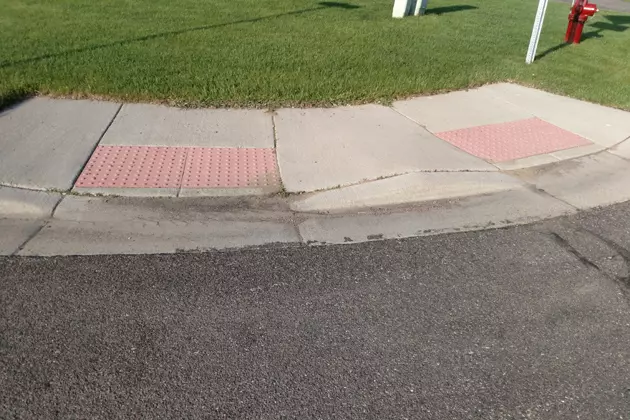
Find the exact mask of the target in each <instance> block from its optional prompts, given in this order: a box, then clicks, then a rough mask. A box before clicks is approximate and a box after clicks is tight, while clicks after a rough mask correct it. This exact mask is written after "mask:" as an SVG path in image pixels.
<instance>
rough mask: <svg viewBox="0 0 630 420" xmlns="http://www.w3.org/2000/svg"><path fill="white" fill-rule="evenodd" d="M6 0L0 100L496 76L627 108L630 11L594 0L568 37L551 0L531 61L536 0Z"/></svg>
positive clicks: (362, 93)
mask: <svg viewBox="0 0 630 420" xmlns="http://www.w3.org/2000/svg"><path fill="white" fill-rule="evenodd" d="M390 3H391V2H390V1H381V0H379V1H371V0H349V1H347V2H318V1H314V0H300V1H289V0H255V1H254V0H244V1H242V2H238V4H236V3H234V2H230V1H228V0H216V1H214V2H213V3H212V5H211V6H209V5H208V3H207V2H203V1H200V0H182V1H180V2H177V3H176V4H175V3H172V2H170V1H168V0H151V1H150V0H138V1H135V2H132V3H130V2H126V1H123V0H111V1H108V2H106V3H97V2H89V1H87V0H64V1H62V2H47V1H43V0H40V1H33V2H31V3H30V4H28V5H25V4H24V3H23V2H22V1H19V0H0V8H2V10H3V16H2V18H0V31H1V32H2V33H3V34H4V37H3V38H4V39H3V42H2V43H0V57H2V58H1V59H0V108H1V107H3V106H7V105H9V104H11V103H14V102H17V101H19V100H21V99H23V98H24V97H27V96H30V95H33V94H44V95H51V96H65V97H83V98H85V97H87V98H99V99H114V100H118V101H125V102H154V103H155V102H157V103H167V104H170V105H176V106H184V107H283V106H285V107H286V106H302V107H308V106H332V105H339V104H356V103H366V102H381V103H389V102H391V101H392V100H394V99H397V98H402V97H407V96H412V95H418V94H431V93H436V92H443V91H449V90H456V89H462V88H467V87H473V86H479V85H483V84H487V83H491V82H498V81H508V80H509V81H514V82H517V83H520V84H523V85H527V86H532V87H537V88H542V89H544V90H547V91H550V92H554V93H560V94H564V95H569V96H572V97H575V98H578V99H584V100H588V101H591V102H595V103H601V104H604V105H608V106H613V107H617V108H622V109H630V83H629V81H630V67H628V66H627V57H629V56H630V31H629V30H628V29H629V28H630V15H624V14H619V13H614V12H607V11H601V12H599V13H598V14H597V15H596V16H595V18H593V19H590V20H589V22H588V24H587V27H586V29H585V34H584V41H583V43H582V44H580V45H574V46H567V45H564V44H563V43H562V38H563V33H564V30H565V28H566V21H567V13H568V7H567V5H566V4H560V3H551V4H550V5H549V10H548V14H547V18H546V21H545V27H544V31H543V36H542V39H541V44H540V47H539V50H538V51H539V59H538V60H537V61H536V63H535V64H534V65H531V66H527V65H525V64H524V55H525V50H526V48H527V42H528V39H529V35H530V32H531V23H532V22H531V20H532V19H533V16H534V13H535V7H536V5H535V4H533V3H532V4H530V3H531V2H521V1H517V0H486V1H484V2H479V1H473V0H457V1H456V0H444V1H439V2H438V1H435V2H434V3H433V4H431V5H430V6H431V7H430V10H429V13H428V14H427V15H426V16H423V17H420V18H407V19H403V20H394V19H391V17H390V16H391V4H390Z"/></svg>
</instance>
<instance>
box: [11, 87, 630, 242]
mask: <svg viewBox="0 0 630 420" xmlns="http://www.w3.org/2000/svg"><path fill="white" fill-rule="evenodd" d="M576 116H583V117H580V118H576ZM629 137H630V113H628V112H623V111H620V110H615V109H611V108H606V107H603V106H599V105H594V104H591V103H586V102H582V101H578V100H574V99H570V98H565V97H561V96H557V95H552V94H549V93H545V92H542V91H538V90H534V89H530V88H525V87H522V86H518V85H513V84H496V85H488V86H485V87H482V88H479V89H474V90H469V91H461V92H453V93H448V94H444V95H437V96H429V97H420V98H415V99H410V100H405V101H399V102H396V103H394V104H393V105H392V106H391V107H385V106H380V105H362V106H352V107H350V106H348V107H341V108H331V109H280V110H276V111H264V110H239V109H235V110H226V109H219V110H214V109H204V110H183V109H175V108H169V107H164V106H158V105H138V104H115V103H107V102H94V101H71V100H54V99H48V98H34V99H31V100H28V101H26V102H24V103H22V104H20V105H18V106H16V107H14V108H11V109H8V110H5V111H4V112H2V113H1V114H0V150H1V151H2V153H1V154H0V230H2V231H3V232H4V233H5V235H4V238H3V239H2V240H0V242H2V241H4V245H2V244H1V243H0V248H3V251H2V252H3V253H15V252H20V253H25V252H26V253H32V254H37V253H38V252H41V253H43V254H47V253H49V252H53V251H52V250H53V249H54V248H55V246H56V244H58V243H59V241H62V242H63V241H64V240H65V241H66V242H67V241H74V240H76V235H75V237H73V238H71V236H72V235H71V232H75V233H76V232H77V229H78V227H77V223H84V222H85V223H88V224H91V225H90V226H91V227H90V229H91V230H92V231H91V232H86V231H82V235H87V236H86V237H87V238H88V239H89V240H88V242H89V241H94V238H98V237H101V238H102V237H104V236H107V235H109V234H110V233H111V232H118V233H119V238H118V239H116V238H113V239H112V238H110V239H111V242H110V245H111V246H105V245H103V247H102V250H101V251H99V250H98V249H96V248H95V249H94V250H93V251H94V252H97V253H99V252H106V251H110V250H111V249H112V248H115V246H114V244H115V243H117V241H118V240H119V239H120V238H124V237H127V236H128V235H127V233H129V232H139V231H141V230H142V226H144V225H146V220H147V217H148V218H149V219H150V220H152V221H154V222H156V223H158V225H157V226H160V225H159V223H160V221H168V222H169V223H171V225H170V226H171V228H172V229H170V230H168V232H169V233H168V234H165V233H164V232H165V231H164V230H163V226H160V227H159V228H157V227H156V228H153V230H154V233H155V234H158V233H159V235H162V239H160V240H158V242H159V241H163V243H164V247H160V245H155V247H153V248H147V247H143V246H141V247H136V248H133V247H131V248H129V249H127V252H145V251H156V252H158V251H164V252H172V251H175V250H178V249H198V248H201V249H207V248H217V247H218V248H222V247H231V246H245V245H260V244H264V243H269V242H291V243H292V242H305V243H340V242H341V243H343V242H349V241H361V240H369V239H373V238H387V237H403V236H414V235H417V234H427V233H430V234H432V233H436V232H444V231H455V230H461V229H476V228H480V227H483V226H498V225H510V224H515V223H525V222H528V221H532V220H538V219H541V218H547V217H553V216H557V215H562V214H567V213H568V212H574V211H578V210H581V209H586V208H592V207H596V206H602V205H607V204H612V203H616V202H620V201H625V200H629V199H630V187H628V186H629V185H630V140H628V139H629ZM279 192H284V193H289V194H281V195H278V196H277V197H275V198H273V199H272V201H273V200H276V205H274V206H275V207H274V206H272V209H271V210H270V212H268V213H264V212H263V213H264V214H262V215H261V214H260V213H257V211H258V210H257V209H251V208H250V207H249V206H247V205H242V202H240V201H238V200H236V201H228V202H222V201H216V200H219V199H218V198H217V197H220V196H232V197H236V198H238V197H249V196H253V195H258V196H267V195H271V196H273V194H274V193H279ZM94 194H97V195H105V196H108V195H111V196H128V197H148V198H151V197H163V198H165V199H167V200H168V199H170V200H173V201H172V203H171V204H168V202H165V201H160V202H154V203H150V202H149V203H147V202H143V201H137V199H136V201H134V199H130V200H131V201H129V200H127V201H124V200H123V201H115V202H116V203H118V204H117V206H118V207H116V206H114V207H111V206H110V204H108V203H111V202H112V201H111V199H109V200H108V199H107V198H90V197H89V196H93V195H94ZM77 195H79V196H80V195H86V196H88V197H76V196H77ZM184 197H191V198H192V197H199V198H201V199H204V200H205V201H202V202H201V204H194V203H195V202H194V201H190V200H189V201H186V200H184ZM204 197H205V198H204ZM212 197H214V198H212ZM82 200H83V201H82ZM86 200H87V201H86ZM213 200H214V201H213ZM262 200H263V201H264V200H266V199H264V198H263V199H262ZM453 200H456V203H457V206H458V207H457V208H456V209H454V208H453V205H452V203H453V202H454V201H453ZM77 203H78V204H77ZM86 203H89V205H88V204H86ZM138 203H140V204H138ZM193 204H194V205H195V206H197V207H195V208H196V210H195V211H193V213H194V214H193V213H190V212H189V211H188V209H187V207H188V206H191V205H193ZM418 205H419V206H420V208H418V207H417V206H418ZM76 206H78V207H76ZM103 206H105V207H103ZM163 206H167V207H170V208H176V209H177V212H178V214H180V215H181V214H189V215H190V220H187V219H186V218H185V217H183V216H181V217H180V216H174V215H173V214H172V212H167V214H166V215H165V214H164V212H163V211H162V210H159V211H157V213H156V209H157V208H162V207H163ZM213 206H214V207H215V208H220V209H221V210H220V211H214V212H213V211H210V210H208V208H209V207H213ZM278 206H279V207H278ZM392 206H398V207H396V208H395V209H394V210H391V207H392ZM400 206H403V207H404V206H407V207H408V206H411V207H413V211H411V212H408V211H407V210H406V209H403V210H404V211H403V212H402V213H400V212H399V211H398V210H396V209H400ZM427 206H428V207H427ZM463 206H468V207H469V208H464V207H463ZM204 207H205V209H206V210H203V208H204ZM104 208H106V210H104ZM382 208H388V209H389V210H387V211H386V212H387V213H390V214H388V216H387V217H389V218H383V217H381V215H379V212H381V211H382V210H380V209H382ZM429 208H430V209H432V210H431V211H428V210H427V209H429ZM130 209H132V210H130ZM278 209H280V210H278ZM268 210H269V209H268ZM143 212H146V213H147V215H148V216H147V217H144V216H143ZM209 212H210V213H212V214H210V213H209ZM357 212H362V213H365V212H367V213H372V214H362V215H359V216H357V214H356V213H357ZM315 214H320V215H321V214H333V215H335V214H336V215H335V216H331V217H323V216H314V215H315ZM125 215H126V216H125ZM302 215H304V216H302ZM308 215H311V216H308ZM449 215H450V216H449ZM446 216H448V217H450V219H449V218H448V217H446ZM7 218H10V219H11V220H9V219H7ZM209 218H210V219H209ZM14 220H21V221H23V223H22V222H20V223H22V224H19V223H17V222H14ZM209 220H214V222H213V223H209ZM138 221H143V222H141V223H139V222H138ZM190 221H193V222H195V223H197V225H194V223H193V224H192V225H190V226H188V227H187V228H185V229H179V228H178V226H180V225H178V223H188V222H190ZM226 221H228V222H229V223H228V222H226ZM232 222H233V223H232ZM99 223H100V224H101V225H98V224H99ZM125 223H128V225H125ZM230 223H232V224H230ZM239 223H240V224H239ZM270 223H271V224H270ZM97 225H98V226H97ZM44 226H45V227H46V228H45V229H43V227H44ZM86 226H87V225H82V227H81V229H85V227H86ZM191 226H192V227H191ZM250 228H251V229H253V230H251V231H250V233H251V235H253V236H248V235H249V234H243V232H245V231H248V229H250ZM217 232H221V233H220V234H217ZM169 235H170V236H169ZM208 235H210V236H211V235H219V236H220V237H221V238H223V239H225V240H223V239H221V240H218V241H214V240H208ZM221 235H222V236H221ZM239 235H241V236H242V235H245V237H246V238H245V239H242V238H241V239H242V240H239V239H238V238H239ZM132 236H133V235H132ZM132 236H129V237H130V238H131V237H132ZM34 237H36V239H37V241H35V242H33V241H32V239H33V238H34ZM174 237H180V238H181V243H180V245H181V246H177V247H175V245H174V244H175V243H177V241H176V240H174V239H172V238H174ZM11 238H13V239H11ZM64 238H65V239H64ZM69 238H70V239H69ZM143 238H144V240H146V241H148V242H150V241H151V239H150V238H149V237H148V236H143ZM191 238H193V239H191ZM194 238H197V239H194ZM235 238H236V239H235ZM215 239H216V238H215ZM153 240H155V238H153ZM38 241H39V243H40V244H46V245H42V247H43V248H42V247H40V248H37V247H35V248H37V249H39V251H37V250H33V251H28V249H29V247H25V246H26V244H27V243H29V244H30V246H31V247H34V246H35V245H36V243H37V242H38ZM42 241H43V242H42ZM169 241H170V242H169ZM106 243H107V241H105V242H103V244H106ZM73 246H74V248H72V250H70V251H68V252H70V253H71V252H79V253H80V252H82V249H83V248H82V246H83V245H81V241H78V242H76V243H75V244H74V245H73ZM35 248H34V249H35ZM99 249H100V248H99Z"/></svg>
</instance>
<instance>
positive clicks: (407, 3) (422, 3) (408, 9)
mask: <svg viewBox="0 0 630 420" xmlns="http://www.w3.org/2000/svg"><path fill="white" fill-rule="evenodd" d="M428 2H429V0H394V10H393V11H392V17H395V18H403V17H405V16H409V15H412V14H413V15H414V16H420V15H424V13H425V11H426V10H427V3H428Z"/></svg>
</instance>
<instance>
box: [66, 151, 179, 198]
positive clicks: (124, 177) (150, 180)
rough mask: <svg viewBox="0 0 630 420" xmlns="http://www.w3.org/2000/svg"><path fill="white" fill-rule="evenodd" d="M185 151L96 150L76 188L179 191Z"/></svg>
mask: <svg viewBox="0 0 630 420" xmlns="http://www.w3.org/2000/svg"><path fill="white" fill-rule="evenodd" d="M186 153H187V151H186V148H184V147H155V146H98V147H97V148H96V150H95V151H94V153H93V154H92V156H91V157H90V160H89V162H88V163H87V165H86V167H85V169H84V170H83V172H82V173H81V176H79V179H78V180H77V182H76V184H75V186H76V187H80V188H81V187H83V188H86V187H97V188H178V187H179V184H180V181H181V179H182V173H183V171H184V162H185V160H186Z"/></svg>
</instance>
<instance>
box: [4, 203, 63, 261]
mask: <svg viewBox="0 0 630 420" xmlns="http://www.w3.org/2000/svg"><path fill="white" fill-rule="evenodd" d="M59 201H61V200H59ZM49 221H50V219H49V220H45V221H44V223H42V225H41V226H40V227H38V228H37V229H35V232H33V233H32V234H30V235H29V236H28V238H26V240H25V241H24V242H22V244H21V245H20V246H18V247H17V249H16V250H15V251H13V252H12V253H11V256H12V257H13V256H16V255H17V254H19V253H20V252H21V251H22V250H23V249H24V247H26V244H28V243H29V242H30V241H31V240H33V238H35V237H36V236H37V235H39V232H41V231H42V229H44V228H45V227H46V226H48V222H49Z"/></svg>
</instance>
